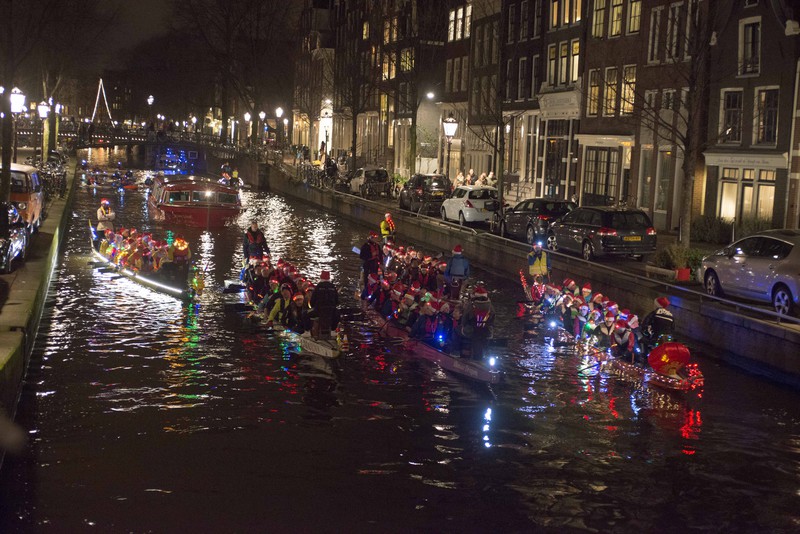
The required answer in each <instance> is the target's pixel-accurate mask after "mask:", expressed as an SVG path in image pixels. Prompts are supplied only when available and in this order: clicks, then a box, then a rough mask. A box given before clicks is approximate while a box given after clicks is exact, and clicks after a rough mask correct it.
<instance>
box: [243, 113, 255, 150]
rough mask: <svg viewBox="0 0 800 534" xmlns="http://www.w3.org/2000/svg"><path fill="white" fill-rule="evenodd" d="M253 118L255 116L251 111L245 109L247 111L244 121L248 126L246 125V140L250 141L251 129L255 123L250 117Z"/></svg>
mask: <svg viewBox="0 0 800 534" xmlns="http://www.w3.org/2000/svg"><path fill="white" fill-rule="evenodd" d="M252 118H253V116H252V115H250V112H249V111H245V113H244V122H246V123H247V126H246V128H247V129H246V130H245V136H244V138H245V141H246V142H249V141H250V131H251V130H252V129H253V123H251V122H250V119H252Z"/></svg>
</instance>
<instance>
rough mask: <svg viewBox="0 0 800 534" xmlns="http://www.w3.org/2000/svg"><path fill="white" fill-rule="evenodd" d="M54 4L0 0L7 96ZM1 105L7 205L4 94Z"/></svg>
mask: <svg viewBox="0 0 800 534" xmlns="http://www.w3.org/2000/svg"><path fill="white" fill-rule="evenodd" d="M56 3H57V1H56V0H31V1H30V2H26V3H25V4H24V5H21V4H20V2H15V1H14V0H0V32H2V35H3V38H2V39H3V46H0V69H2V70H1V71H0V72H1V75H2V78H0V86H2V87H4V88H5V91H6V93H8V92H10V91H11V89H12V88H13V87H14V84H15V83H16V82H17V76H18V71H19V68H20V66H21V65H22V64H23V62H24V61H25V60H26V59H27V58H28V57H29V56H30V54H31V52H32V51H33V49H34V47H35V45H36V43H37V41H38V39H39V37H40V36H41V34H42V31H43V30H44V28H45V21H47V20H48V19H49V17H50V13H51V12H52V10H53V8H54V6H55V4H56ZM0 102H2V104H0V112H2V113H3V116H4V118H3V124H2V134H3V147H2V165H3V169H2V174H0V202H8V200H9V194H10V192H11V151H12V143H13V140H12V137H13V124H12V121H13V117H12V116H11V107H10V102H9V99H8V95H7V94H4V95H3V98H0ZM0 219H2V220H5V219H4V218H0Z"/></svg>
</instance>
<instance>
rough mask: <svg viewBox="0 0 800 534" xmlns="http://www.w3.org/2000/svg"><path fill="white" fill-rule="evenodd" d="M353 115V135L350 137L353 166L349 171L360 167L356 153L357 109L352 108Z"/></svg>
mask: <svg viewBox="0 0 800 534" xmlns="http://www.w3.org/2000/svg"><path fill="white" fill-rule="evenodd" d="M351 115H352V128H353V131H352V137H351V138H350V140H351V144H350V150H352V151H353V168H352V169H348V170H349V171H355V170H356V168H358V157H357V155H356V143H357V142H358V132H357V131H356V126H358V114H356V110H355V109H353V110H351Z"/></svg>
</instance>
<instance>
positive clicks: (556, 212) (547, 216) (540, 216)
mask: <svg viewBox="0 0 800 534" xmlns="http://www.w3.org/2000/svg"><path fill="white" fill-rule="evenodd" d="M577 207H578V205H577V204H575V203H574V202H570V201H568V200H547V199H544V198H529V199H527V200H523V201H522V202H520V203H518V204H517V205H516V206H514V207H513V208H506V210H505V212H504V213H499V212H498V214H497V215H498V222H497V227H498V232H499V233H500V235H501V236H508V237H511V238H514V239H524V240H525V242H526V243H533V242H534V241H538V240H542V241H543V240H544V239H545V238H546V237H547V229H548V228H549V227H550V223H551V222H552V221H554V220H556V219H558V218H559V217H561V216H563V215H566V214H567V213H569V212H570V211H572V210H574V209H575V208H577Z"/></svg>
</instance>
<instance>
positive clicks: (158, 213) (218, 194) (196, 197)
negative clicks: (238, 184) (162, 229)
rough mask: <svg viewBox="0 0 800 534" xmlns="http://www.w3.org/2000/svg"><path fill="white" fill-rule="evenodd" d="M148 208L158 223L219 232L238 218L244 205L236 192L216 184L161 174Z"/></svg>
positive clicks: (202, 179)
mask: <svg viewBox="0 0 800 534" xmlns="http://www.w3.org/2000/svg"><path fill="white" fill-rule="evenodd" d="M147 208H148V211H149V213H150V216H151V217H153V219H154V220H156V221H165V222H167V223H170V224H177V225H183V226H195V227H206V228H218V227H221V226H225V225H226V224H227V223H228V222H230V221H231V220H232V219H234V218H236V217H237V216H238V215H239V212H241V210H242V203H241V200H240V199H239V191H238V190H237V189H236V188H233V187H230V186H227V185H224V184H221V183H219V182H217V181H214V180H210V179H208V178H202V177H198V176H164V175H162V174H159V175H158V176H156V178H155V180H154V181H153V188H152V190H151V191H150V193H149V194H148V195H147Z"/></svg>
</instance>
